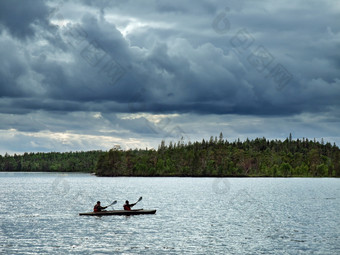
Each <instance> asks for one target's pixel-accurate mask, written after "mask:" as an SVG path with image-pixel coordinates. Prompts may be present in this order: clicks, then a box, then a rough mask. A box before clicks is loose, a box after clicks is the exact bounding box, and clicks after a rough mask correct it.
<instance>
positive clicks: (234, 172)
mask: <svg viewBox="0 0 340 255" xmlns="http://www.w3.org/2000/svg"><path fill="white" fill-rule="evenodd" d="M96 174H97V175H98V176H193V177H223V176H225V177H260V176H263V177H299V176H300V177H339V176H340V150H339V147H337V146H336V145H335V144H333V145H331V144H330V143H326V144H325V143H324V141H323V139H322V140H321V142H317V141H315V140H313V141H311V140H308V139H305V138H303V139H302V140H299V139H297V140H292V137H291V135H290V136H289V138H287V139H286V140H284V141H281V140H271V141H270V140H267V139H266V138H256V139H255V140H249V139H247V140H246V141H243V142H241V141H240V140H237V141H233V142H229V141H228V140H225V139H223V134H222V133H221V134H220V136H219V138H217V137H215V138H214V137H210V140H209V141H205V140H204V139H203V140H202V142H194V143H191V142H189V143H186V144H185V143H184V142H183V140H181V141H179V142H178V143H172V142H170V144H169V145H166V144H165V142H164V141H162V142H161V144H160V145H159V147H158V149H157V150H152V149H151V150H148V149H145V150H129V151H122V150H120V149H119V148H114V149H111V150H110V151H108V152H105V153H103V154H102V155H101V156H100V157H99V159H98V162H97V165H96Z"/></svg>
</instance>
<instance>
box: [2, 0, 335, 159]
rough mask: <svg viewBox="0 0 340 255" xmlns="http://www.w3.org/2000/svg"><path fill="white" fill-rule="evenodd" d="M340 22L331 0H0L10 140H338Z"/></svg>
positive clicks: (5, 125)
mask: <svg viewBox="0 0 340 255" xmlns="http://www.w3.org/2000/svg"><path fill="white" fill-rule="evenodd" d="M339 18H340V8H339V5H338V4H337V3H336V1H323V2H319V1H291V2H289V3H288V2H287V1H276V2H275V3H273V2H272V1H260V2H256V4H255V3H254V2H253V1H226V2H225V1H196V2H195V4H193V3H191V2H189V1H184V2H183V1H148V2H147V3H145V2H140V1H139V2H136V1H123V2H121V1H84V2H83V1H72V2H67V1H65V2H64V1H60V2H57V1H55V2H54V1H1V3H0V56H1V65H0V113H1V115H0V116H1V117H0V118H1V121H0V122H1V123H0V130H2V131H1V134H2V135H1V136H2V137H6V139H7V140H8V139H9V141H11V138H10V137H17V136H23V137H25V139H26V140H27V141H28V142H27V143H28V145H27V148H25V150H37V148H38V150H53V148H55V149H56V150H57V149H58V150H59V149H60V150H69V149H72V150H74V149H83V150H85V149H92V148H103V149H107V148H110V146H111V147H112V144H113V143H118V144H121V145H122V146H124V145H126V144H127V143H128V144H129V146H130V147H133V146H136V147H138V146H142V147H143V146H151V147H152V146H156V144H157V143H159V141H160V140H161V139H177V140H178V139H180V137H181V136H186V137H188V139H189V138H190V139H192V140H193V139H201V138H203V137H209V136H210V135H218V133H219V132H220V131H223V132H224V134H225V136H227V137H228V136H229V137H231V138H236V137H245V138H246V137H248V136H249V137H255V136H266V137H269V136H270V137H271V138H278V139H281V138H284V137H286V136H287V135H288V134H289V132H292V133H293V134H295V135H296V137H303V136H305V137H309V138H313V137H317V138H320V137H322V136H323V137H328V140H329V141H331V142H337V143H339V136H338V134H337V131H336V130H338V129H339V127H340V125H339V124H340V123H339V113H338V112H339V104H340V103H339V102H340V100H339V99H340V72H339V71H340V54H339V52H340V24H339V22H337V21H338V20H339ZM91 116H92V117H91ZM93 116H95V117H93ZM240 119H242V123H244V122H246V123H248V124H245V125H242V124H240V122H239V120H240ZM254 120H256V122H255V123H257V124H254ZM211 123H214V125H212V124H211ZM231 127H232V128H231ZM109 130H115V131H114V132H111V131H109ZM175 130H177V131H175ZM226 132H228V133H229V135H228V134H227V133H226ZM54 133H58V134H62V133H70V134H72V135H74V137H76V136H77V135H78V136H80V137H82V138H79V139H83V140H86V139H87V138H86V137H91V139H92V141H93V142H92V144H91V145H88V144H86V143H84V145H81V144H79V143H76V145H73V144H69V143H64V144H63V143H62V142H60V141H59V140H56V141H55V142H54V144H55V145H50V144H49V145H47V144H48V141H50V140H53V134H54ZM32 134H34V135H32ZM37 137H40V138H39V139H41V145H39V146H38V147H34V142H35V141H36V139H38V138H37ZM42 137H43V138H42ZM96 137H97V139H96ZM103 137H105V139H107V140H110V143H109V144H105V145H102V144H101V143H100V142H99V141H100V140H102V139H103ZM13 139H14V138H13ZM70 140H72V139H70ZM13 141H14V140H13ZM125 141H127V143H126V142H125ZM9 144H10V145H8V144H5V143H3V144H0V149H1V150H0V152H4V151H13V152H15V151H17V152H20V151H25V150H23V149H22V148H21V147H20V144H19V143H16V142H13V143H11V142H9ZM29 144H33V145H32V147H30V145H29ZM129 146H127V145H126V147H129Z"/></svg>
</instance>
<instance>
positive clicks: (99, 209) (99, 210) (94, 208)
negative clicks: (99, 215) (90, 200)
mask: <svg viewBox="0 0 340 255" xmlns="http://www.w3.org/2000/svg"><path fill="white" fill-rule="evenodd" d="M106 208H107V206H104V207H103V206H100V201H98V202H97V204H96V205H95V206H94V207H93V211H94V212H101V211H102V210H103V209H106Z"/></svg>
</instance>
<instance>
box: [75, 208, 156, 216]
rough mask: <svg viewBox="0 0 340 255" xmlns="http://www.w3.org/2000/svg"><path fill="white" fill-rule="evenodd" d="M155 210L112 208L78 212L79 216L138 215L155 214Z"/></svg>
mask: <svg viewBox="0 0 340 255" xmlns="http://www.w3.org/2000/svg"><path fill="white" fill-rule="evenodd" d="M155 213H156V210H144V209H137V210H130V211H127V210H113V211H102V212H87V213H79V216H106V215H139V214H155Z"/></svg>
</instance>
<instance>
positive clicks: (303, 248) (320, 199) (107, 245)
mask: <svg viewBox="0 0 340 255" xmlns="http://www.w3.org/2000/svg"><path fill="white" fill-rule="evenodd" d="M0 196H1V202H0V214H1V215H0V217H1V218H0V253H1V254H323V255H324V254H340V238H339V236H340V214H339V212H340V179H328V178H323V179H319V178H315V179H314V178H313V179H307V178H306V179H304V178H292V179H288V178H287V179H284V178H282V179H281V178H280V179H274V178H123V177H120V178H99V177H95V176H92V175H89V174H73V173H72V174H61V173H60V174H56V173H4V172H0ZM140 196H143V200H142V201H141V202H140V203H138V204H137V205H136V208H144V209H157V213H156V214H155V215H137V216H129V217H128V216H106V217H86V216H78V213H79V212H87V211H92V208H93V206H94V204H95V202H96V201H97V200H100V201H101V202H102V205H108V204H110V203H111V202H112V201H114V200H118V204H117V205H115V206H114V209H122V205H123V203H124V201H125V200H126V199H128V200H130V202H135V201H137V200H138V198H139V197H140Z"/></svg>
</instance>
